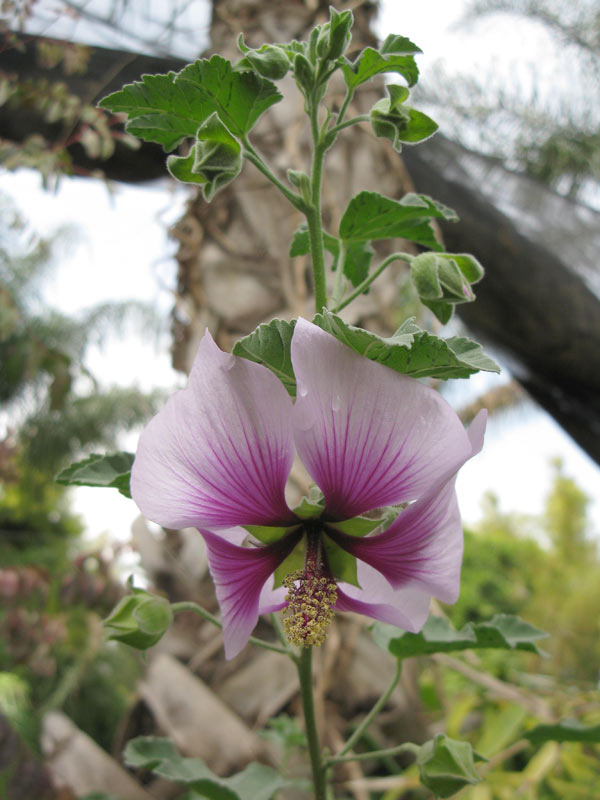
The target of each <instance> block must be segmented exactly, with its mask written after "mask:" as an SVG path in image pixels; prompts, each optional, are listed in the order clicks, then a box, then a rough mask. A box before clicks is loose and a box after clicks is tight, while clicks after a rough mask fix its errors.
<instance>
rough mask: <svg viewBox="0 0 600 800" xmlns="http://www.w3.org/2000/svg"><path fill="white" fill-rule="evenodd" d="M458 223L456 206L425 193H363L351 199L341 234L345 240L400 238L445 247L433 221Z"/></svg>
mask: <svg viewBox="0 0 600 800" xmlns="http://www.w3.org/2000/svg"><path fill="white" fill-rule="evenodd" d="M431 219H445V220H448V221H450V222H456V221H457V219H458V217H457V216H456V214H455V213H454V211H452V209H450V208H448V207H447V206H445V205H443V204H442V203H438V202H437V201H436V200H432V199H431V198H430V197H427V195H424V194H410V193H409V194H406V195H404V197H403V198H402V200H392V199H391V198H389V197H384V196H383V195H381V194H378V193H377V192H360V194H357V195H356V196H355V197H353V198H352V200H351V201H350V203H349V205H348V208H347V209H346V211H345V212H344V216H343V217H342V219H341V221H340V230H339V233H340V237H341V238H342V239H345V240H362V241H368V240H372V239H391V238H395V237H400V238H402V239H409V240H410V241H412V242H417V243H418V244H422V245H424V246H425V247H429V248H430V249H432V250H441V249H442V247H441V245H440V244H439V242H438V241H437V239H436V238H435V235H434V231H433V228H432V227H431V224H430V222H429V220H431Z"/></svg>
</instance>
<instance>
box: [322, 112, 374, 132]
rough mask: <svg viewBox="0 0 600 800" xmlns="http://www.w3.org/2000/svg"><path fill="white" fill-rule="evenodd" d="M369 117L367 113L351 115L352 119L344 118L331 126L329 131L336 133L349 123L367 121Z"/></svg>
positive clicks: (354, 123)
mask: <svg viewBox="0 0 600 800" xmlns="http://www.w3.org/2000/svg"><path fill="white" fill-rule="evenodd" d="M369 120H370V117H369V115H368V114H359V115H358V116H357V117H352V119H349V120H346V122H338V123H337V124H336V125H334V126H333V128H331V130H330V131H329V133H330V135H334V134H335V135H336V136H337V134H338V133H339V132H340V131H343V130H344V128H349V127H350V125H357V124H358V123H359V122H368V121H369Z"/></svg>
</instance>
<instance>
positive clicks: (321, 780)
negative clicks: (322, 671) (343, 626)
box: [296, 647, 327, 800]
mask: <svg viewBox="0 0 600 800" xmlns="http://www.w3.org/2000/svg"><path fill="white" fill-rule="evenodd" d="M296 666H297V667H298V678H299V679H300V695H301V698H302V708H303V710H304V726H305V728H306V738H307V740H308V752H309V754H310V764H311V767H312V774H313V787H314V792H315V800H327V781H326V773H325V767H324V765H323V762H322V760H321V746H320V744H319V733H318V731H317V721H316V718H315V703H314V697H313V685H312V647H303V648H302V650H301V653H300V658H299V659H298V661H297V662H296Z"/></svg>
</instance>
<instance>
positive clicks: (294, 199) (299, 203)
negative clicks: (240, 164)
mask: <svg viewBox="0 0 600 800" xmlns="http://www.w3.org/2000/svg"><path fill="white" fill-rule="evenodd" d="M242 144H243V145H244V153H243V154H244V157H245V158H247V159H248V161H250V163H252V164H254V166H255V167H256V168H257V169H258V170H259V171H260V172H262V174H263V175H264V176H265V177H266V178H268V179H269V180H270V181H271V183H273V184H274V185H275V186H276V187H277V188H278V189H279V191H280V192H281V194H282V195H283V196H284V197H285V198H286V199H287V200H289V201H290V203H291V204H292V205H293V206H294V208H297V209H298V211H301V212H302V213H303V214H305V213H306V210H307V209H306V203H305V202H304V200H303V199H302V197H300V195H299V194H296V192H293V191H292V190H291V189H288V187H287V186H286V185H285V183H282V182H281V181H280V180H279V178H278V177H277V176H276V175H274V174H273V172H271V170H270V169H269V167H268V166H267V165H266V164H265V162H264V161H263V160H262V158H261V157H260V156H259V155H258V153H257V152H256V150H255V149H254V148H253V147H252V145H251V144H250V142H249V141H248V139H247V138H244V139H243V141H242Z"/></svg>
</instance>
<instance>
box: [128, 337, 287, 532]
mask: <svg viewBox="0 0 600 800" xmlns="http://www.w3.org/2000/svg"><path fill="white" fill-rule="evenodd" d="M291 411H292V403H291V400H290V398H289V396H288V394H287V392H286V391H285V389H284V388H283V385H282V384H281V382H280V381H279V380H278V379H277V378H276V377H275V376H274V375H273V373H271V372H270V371H269V370H268V369H266V368H265V367H263V366H261V365H260V364H254V363H253V362H250V361H247V360H246V359H243V358H238V357H237V356H232V355H229V354H227V353H224V352H222V351H221V350H220V349H219V348H218V347H217V345H216V344H215V343H214V341H213V340H212V337H211V336H210V334H209V333H208V331H207V332H206V334H205V335H204V338H203V339H202V342H201V343H200V347H199V349H198V354H197V356H196V360H195V361H194V366H193V368H192V372H191V374H190V378H189V382H188V385H187V388H186V389H183V390H182V391H179V392H176V393H175V394H174V395H173V396H172V397H170V398H169V400H168V401H167V403H166V405H165V407H164V408H163V410H162V411H160V412H159V413H158V414H157V415H156V416H155V417H154V419H152V420H151V421H150V423H149V425H148V426H147V427H146V429H145V430H144V432H143V433H142V436H141V438H140V442H139V445H138V450H137V453H136V458H135V461H134V464H133V469H132V474H131V492H132V495H133V499H134V500H135V501H136V503H137V504H138V506H139V507H140V509H141V510H142V512H143V513H144V514H145V516H147V517H148V518H149V519H151V520H153V521H154V522H158V523H159V524H160V525H163V526H165V527H167V528H183V527H211V528H218V527H228V526H231V525H267V524H273V523H285V522H286V521H288V520H290V518H291V514H290V512H289V510H288V508H287V505H286V503H285V498H284V489H285V484H286V481H287V477H288V475H289V472H290V469H291V465H292V461H293V457H294V445H293V439H292V432H291V424H290V414H291Z"/></svg>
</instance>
